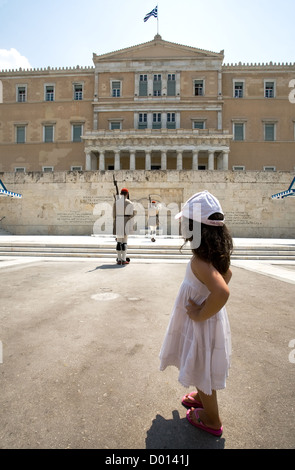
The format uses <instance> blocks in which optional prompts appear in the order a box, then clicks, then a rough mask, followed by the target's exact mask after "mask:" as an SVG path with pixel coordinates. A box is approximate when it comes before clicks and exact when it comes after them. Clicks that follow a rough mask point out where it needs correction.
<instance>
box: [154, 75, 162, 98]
mask: <svg viewBox="0 0 295 470" xmlns="http://www.w3.org/2000/svg"><path fill="white" fill-rule="evenodd" d="M161 94H162V76H161V75H154V81H153V95H154V96H161Z"/></svg>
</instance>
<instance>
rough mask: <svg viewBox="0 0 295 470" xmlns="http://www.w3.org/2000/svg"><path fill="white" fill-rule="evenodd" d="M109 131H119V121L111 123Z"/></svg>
mask: <svg viewBox="0 0 295 470" xmlns="http://www.w3.org/2000/svg"><path fill="white" fill-rule="evenodd" d="M110 129H111V131H114V130H116V129H121V123H120V122H119V121H113V122H111V123H110Z"/></svg>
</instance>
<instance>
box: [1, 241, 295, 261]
mask: <svg viewBox="0 0 295 470" xmlns="http://www.w3.org/2000/svg"><path fill="white" fill-rule="evenodd" d="M9 238H10V237H9ZM41 238H42V237H41ZM45 238H47V237H45ZM70 238H71V237H68V238H67V242H66V243H65V242H58V241H54V237H52V240H53V241H50V240H48V239H47V240H44V241H40V237H39V239H37V240H36V241H34V237H32V238H30V240H29V241H28V242H25V241H14V240H13V239H9V240H8V239H7V237H1V236H0V256H30V257H35V256H37V257H71V258H106V259H107V258H109V259H114V258H115V256H116V252H115V241H114V240H113V241H104V239H103V238H99V239H97V240H96V239H95V237H93V239H92V240H91V241H92V243H87V242H85V243H83V241H81V240H80V241H79V242H73V243H71V242H70V241H69V240H70ZM81 238H83V237H81ZM147 241H148V240H147V239H143V240H136V239H135V240H134V239H133V240H132V241H131V242H128V256H129V257H130V258H132V259H139V260H144V259H145V260H152V259H162V260H183V259H189V258H190V257H191V251H190V249H189V248H188V247H185V248H183V249H182V250H180V246H181V244H182V241H181V240H180V239H179V240H175V243H172V244H171V243H169V241H167V243H166V242H165V239H161V240H159V242H158V244H157V242H156V243H154V244H151V243H147ZM157 241H158V240H157ZM144 242H145V243H144ZM268 242H269V241H268ZM232 259H233V260H234V259H239V260H291V261H295V241H294V244H293V243H291V241H290V243H288V244H276V243H275V242H274V243H268V244H267V245H265V246H264V245H263V244H261V243H258V244H253V243H251V244H249V245H245V244H242V245H239V244H238V242H237V243H235V247H234V251H233V255H232Z"/></svg>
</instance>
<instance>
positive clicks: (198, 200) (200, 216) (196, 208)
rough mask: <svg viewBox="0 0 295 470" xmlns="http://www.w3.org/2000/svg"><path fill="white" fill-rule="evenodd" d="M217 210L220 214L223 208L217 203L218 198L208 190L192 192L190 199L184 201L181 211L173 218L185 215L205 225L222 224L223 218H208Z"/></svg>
mask: <svg viewBox="0 0 295 470" xmlns="http://www.w3.org/2000/svg"><path fill="white" fill-rule="evenodd" d="M215 212H218V213H220V214H222V215H224V214H223V210H222V208H221V205H220V204H219V201H218V199H216V197H214V196H213V195H212V194H210V193H209V192H208V191H202V192H200V193H196V194H194V195H193V196H192V197H191V198H190V199H188V200H187V201H186V203H185V204H184V206H183V208H182V210H181V212H179V213H178V214H176V216H175V219H179V218H180V217H186V218H187V219H192V220H195V221H197V222H200V221H201V222H202V224H205V225H215V226H222V225H224V220H210V219H209V217H210V215H212V214H214V213H215Z"/></svg>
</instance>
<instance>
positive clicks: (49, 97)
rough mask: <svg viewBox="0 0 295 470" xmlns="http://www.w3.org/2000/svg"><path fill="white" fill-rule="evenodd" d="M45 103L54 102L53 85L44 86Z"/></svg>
mask: <svg viewBox="0 0 295 470" xmlns="http://www.w3.org/2000/svg"><path fill="white" fill-rule="evenodd" d="M45 101H54V85H45Z"/></svg>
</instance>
